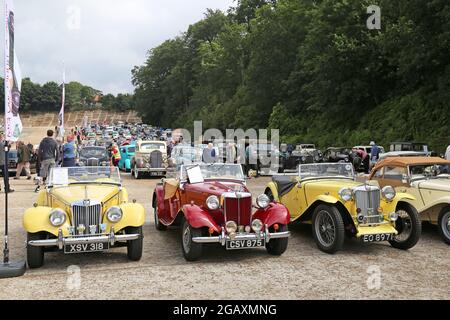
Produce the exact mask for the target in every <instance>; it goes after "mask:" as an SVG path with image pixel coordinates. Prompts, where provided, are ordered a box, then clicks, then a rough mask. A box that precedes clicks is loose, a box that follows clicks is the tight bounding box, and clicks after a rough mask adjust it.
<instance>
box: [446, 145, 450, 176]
mask: <svg viewBox="0 0 450 320" xmlns="http://www.w3.org/2000/svg"><path fill="white" fill-rule="evenodd" d="M445 160H447V161H450V145H449V146H448V147H447V150H446V151H445ZM447 172H448V173H449V174H450V166H447Z"/></svg>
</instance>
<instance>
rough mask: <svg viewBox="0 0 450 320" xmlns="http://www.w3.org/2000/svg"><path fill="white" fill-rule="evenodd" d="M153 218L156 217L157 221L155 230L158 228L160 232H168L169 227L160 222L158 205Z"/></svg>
mask: <svg viewBox="0 0 450 320" xmlns="http://www.w3.org/2000/svg"><path fill="white" fill-rule="evenodd" d="M153 216H154V219H155V228H156V230H158V231H165V230H167V227H166V226H165V225H163V224H162V223H161V221H159V214H158V206H157V205H156V206H155V207H154V208H153Z"/></svg>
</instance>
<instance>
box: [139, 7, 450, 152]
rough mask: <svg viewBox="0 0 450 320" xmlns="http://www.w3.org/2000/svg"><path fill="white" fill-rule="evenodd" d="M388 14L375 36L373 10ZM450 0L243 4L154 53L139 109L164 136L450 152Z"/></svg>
mask: <svg viewBox="0 0 450 320" xmlns="http://www.w3.org/2000/svg"><path fill="white" fill-rule="evenodd" d="M372 4H376V5H378V6H380V7H381V27H382V28H381V30H369V29H368V28H367V27H366V21H367V19H368V17H369V14H367V7H368V6H369V5H372ZM449 61H450V2H449V1H448V0H428V1H424V0H395V1H392V0H376V1H374V0H367V1H366V0H359V1H358V0H278V1H277V0H272V1H269V0H238V1H236V2H235V5H234V7H233V8H230V9H229V10H228V12H226V13H223V12H221V11H213V10H208V11H207V12H206V14H205V16H204V19H203V20H201V21H199V22H197V23H195V24H193V25H191V26H190V27H189V28H188V30H186V31H185V32H184V33H182V34H180V35H179V36H177V37H175V38H173V39H169V40H167V41H165V42H164V43H162V44H161V45H159V46H158V47H156V48H153V49H151V50H150V51H149V53H148V57H147V60H146V61H145V63H144V64H143V65H142V66H139V67H135V68H134V69H133V71H132V74H133V84H134V85H135V87H136V89H135V103H136V108H137V110H138V111H139V113H140V114H141V115H142V116H143V117H144V119H145V120H146V121H147V122H149V123H152V124H156V125H162V126H166V127H186V128H190V127H192V126H193V121H194V120H198V119H202V120H203V121H204V127H215V128H219V129H225V128H250V127H252V128H266V127H269V128H279V129H280V130H281V135H282V138H283V140H284V141H285V142H301V141H304V142H314V143H316V144H318V145H319V146H320V147H326V146H331V145H334V146H336V145H340V146H350V145H353V144H360V143H364V144H367V143H368V142H369V141H370V140H376V141H377V142H379V143H380V144H382V145H388V144H389V142H391V141H393V140H399V139H400V140H417V141H419V140H420V141H425V142H428V143H430V144H431V146H432V148H434V150H436V151H442V150H443V149H444V148H445V147H446V146H447V145H448V144H449V143H450V102H449V101H450V63H449Z"/></svg>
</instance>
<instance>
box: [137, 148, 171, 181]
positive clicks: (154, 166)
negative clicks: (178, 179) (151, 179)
mask: <svg viewBox="0 0 450 320" xmlns="http://www.w3.org/2000/svg"><path fill="white" fill-rule="evenodd" d="M166 172H167V145H166V143H165V142H164V141H138V142H137V143H136V151H135V155H134V158H133V159H132V160H131V175H132V176H133V177H134V178H135V179H140V178H141V177H142V176H143V175H144V174H148V175H150V176H156V177H161V176H164V175H165V174H166Z"/></svg>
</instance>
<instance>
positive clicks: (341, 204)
mask: <svg viewBox="0 0 450 320" xmlns="http://www.w3.org/2000/svg"><path fill="white" fill-rule="evenodd" d="M265 194H266V195H267V196H268V197H269V198H270V199H271V200H272V201H275V202H281V203H282V204H284V205H285V206H286V207H287V208H288V209H289V211H290V214H291V221H300V222H305V223H311V224H312V231H313V236H314V240H315V242H316V243H317V246H318V247H319V249H320V250H322V251H324V252H327V253H334V252H336V251H338V250H340V249H341V248H342V246H343V243H344V238H345V235H346V234H347V235H348V236H350V237H356V238H359V239H361V240H362V242H366V243H367V242H379V241H389V243H390V244H391V245H392V246H393V247H395V248H399V249H404V250H407V249H409V248H412V247H413V246H414V245H415V244H416V243H417V242H418V240H419V238H420V234H421V231H422V228H421V223H420V219H419V216H418V213H417V210H416V209H415V208H414V207H413V206H412V205H410V204H409V203H408V202H407V201H406V200H411V199H413V197H412V196H411V195H408V194H405V193H396V192H395V189H394V188H393V187H390V186H385V187H384V188H383V189H380V188H379V187H377V186H373V185H368V184H365V183H359V182H356V180H355V175H354V171H353V166H352V165H351V164H349V163H316V164H304V165H300V166H299V170H298V173H297V174H296V175H295V176H287V175H284V176H283V175H282V176H274V177H273V181H272V182H270V183H269V185H268V186H267V188H266V190H265Z"/></svg>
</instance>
